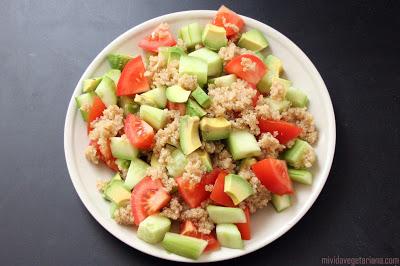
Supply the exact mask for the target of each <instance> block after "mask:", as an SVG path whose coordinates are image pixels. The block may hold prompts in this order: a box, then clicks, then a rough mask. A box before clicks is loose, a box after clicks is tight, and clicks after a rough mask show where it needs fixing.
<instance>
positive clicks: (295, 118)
mask: <svg viewBox="0 0 400 266" xmlns="http://www.w3.org/2000/svg"><path fill="white" fill-rule="evenodd" d="M282 120H284V121H286V122H290V123H295V124H296V125H297V126H298V127H300V128H301V129H302V132H301V134H300V136H299V137H300V138H301V139H303V140H305V141H307V142H308V143H310V144H314V143H315V142H317V139H318V131H317V129H316V128H315V125H314V117H313V116H312V114H310V113H309V112H307V109H306V108H305V107H304V108H299V107H296V108H289V109H288V110H287V111H286V112H283V113H282Z"/></svg>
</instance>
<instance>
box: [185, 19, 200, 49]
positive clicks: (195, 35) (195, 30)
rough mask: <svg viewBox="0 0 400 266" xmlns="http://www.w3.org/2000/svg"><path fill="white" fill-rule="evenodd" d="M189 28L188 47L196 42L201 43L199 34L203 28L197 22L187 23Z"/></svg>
mask: <svg viewBox="0 0 400 266" xmlns="http://www.w3.org/2000/svg"><path fill="white" fill-rule="evenodd" d="M188 28H189V35H190V41H191V44H190V47H188V48H193V47H195V46H196V45H197V44H200V43H201V34H202V33H203V29H202V28H201V26H200V25H199V23H196V22H195V23H191V24H189V25H188Z"/></svg>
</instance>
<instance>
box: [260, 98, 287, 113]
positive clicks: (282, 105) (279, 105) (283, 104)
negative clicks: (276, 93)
mask: <svg viewBox="0 0 400 266" xmlns="http://www.w3.org/2000/svg"><path fill="white" fill-rule="evenodd" d="M265 101H266V102H267V103H268V104H269V105H270V106H271V107H272V108H273V109H275V110H277V111H279V112H280V113H282V112H283V111H286V110H287V109H289V107H290V102H289V101H287V100H283V101H277V100H274V99H271V98H266V99H265Z"/></svg>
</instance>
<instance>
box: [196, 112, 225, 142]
mask: <svg viewBox="0 0 400 266" xmlns="http://www.w3.org/2000/svg"><path fill="white" fill-rule="evenodd" d="M200 130H201V136H202V138H203V140H220V139H226V138H227V137H228V136H229V133H230V132H231V122H229V121H228V120H227V119H226V118H224V117H217V118H210V117H204V118H202V119H201V121H200Z"/></svg>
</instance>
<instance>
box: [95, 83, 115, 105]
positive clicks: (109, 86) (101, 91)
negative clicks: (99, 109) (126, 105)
mask: <svg viewBox="0 0 400 266" xmlns="http://www.w3.org/2000/svg"><path fill="white" fill-rule="evenodd" d="M95 92H96V94H97V95H98V96H99V97H100V98H101V100H102V101H103V103H104V104H105V105H106V106H107V107H108V106H110V105H113V104H117V95H116V93H115V84H114V81H113V80H112V79H110V78H109V77H107V76H104V77H103V79H102V80H101V82H100V84H99V85H98V86H97V88H96V90H95Z"/></svg>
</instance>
